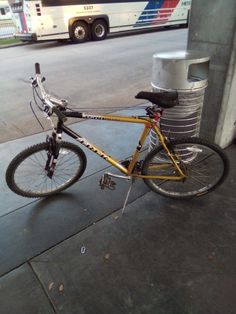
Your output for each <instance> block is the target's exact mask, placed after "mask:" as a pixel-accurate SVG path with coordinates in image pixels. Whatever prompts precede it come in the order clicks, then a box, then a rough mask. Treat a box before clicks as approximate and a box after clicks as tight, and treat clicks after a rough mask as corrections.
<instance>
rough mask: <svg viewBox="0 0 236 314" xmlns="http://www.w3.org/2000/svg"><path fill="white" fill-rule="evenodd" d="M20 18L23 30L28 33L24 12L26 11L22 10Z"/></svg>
mask: <svg viewBox="0 0 236 314" xmlns="http://www.w3.org/2000/svg"><path fill="white" fill-rule="evenodd" d="M20 20H21V26H22V30H23V32H26V33H28V28H27V24H26V19H25V14H24V12H21V13H20Z"/></svg>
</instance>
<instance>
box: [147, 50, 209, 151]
mask: <svg viewBox="0 0 236 314" xmlns="http://www.w3.org/2000/svg"><path fill="white" fill-rule="evenodd" d="M209 60H210V58H209V57H206V56H205V55H203V54H202V53H200V52H196V51H175V52H162V53H157V54H154V56H153V71H152V82H151V84H152V88H153V91H168V90H176V91H178V95H179V104H178V105H177V106H175V107H173V108H170V109H165V110H164V112H163V115H162V117H161V120H160V127H161V130H162V131H163V133H164V134H165V135H166V136H168V137H169V138H172V139H174V138H181V137H192V136H198V135H199V129H200V122H201V114H202V106H203V99H204V94H205V89H206V87H207V78H208V72H209ZM157 144H158V139H157V138H156V134H155V133H154V132H153V131H151V133H150V145H149V149H153V148H154V147H155V146H156V145H157Z"/></svg>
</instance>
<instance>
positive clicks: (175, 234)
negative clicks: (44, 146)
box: [0, 122, 236, 314]
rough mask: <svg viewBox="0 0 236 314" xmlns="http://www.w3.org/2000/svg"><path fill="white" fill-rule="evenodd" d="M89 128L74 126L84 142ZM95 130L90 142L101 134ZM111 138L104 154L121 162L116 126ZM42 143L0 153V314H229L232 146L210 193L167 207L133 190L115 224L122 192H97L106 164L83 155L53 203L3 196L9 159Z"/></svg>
mask: <svg viewBox="0 0 236 314" xmlns="http://www.w3.org/2000/svg"><path fill="white" fill-rule="evenodd" d="M90 123H94V122H82V123H80V124H79V125H75V126H74V127H75V128H79V129H80V130H81V134H83V132H82V131H85V130H86V129H87V128H90V127H91V125H90ZM93 125H94V124H93ZM102 125H103V127H101V124H100V126H99V122H98V124H97V126H96V132H94V133H93V134H92V137H93V140H94V141H97V139H99V138H100V139H101V138H102V137H103V134H104V135H105V133H106V130H107V128H108V125H104V124H102ZM113 125H114V126H115V124H114V123H113ZM121 127H122V128H123V125H121ZM132 128H133V129H132V130H131V129H129V128H127V129H126V134H128V133H129V134H130V136H131V144H132V143H133V142H134V141H136V138H137V134H136V133H137V131H138V129H137V126H132ZM111 130H112V131H111V132H112V133H110V136H107V138H106V143H105V142H104V143H101V144H104V146H103V148H104V149H107V150H108V151H110V149H111V148H112V147H113V149H114V150H113V152H112V153H114V154H115V155H117V158H118V159H123V158H124V157H128V156H129V155H130V154H131V152H132V150H133V148H132V147H133V145H131V144H130V145H126V144H127V142H126V141H127V139H124V141H125V146H126V147H125V146H124V148H123V149H122V148H121V137H120V132H119V126H118V125H117V126H116V127H115V129H113V128H112V129H111ZM127 132H128V133H127ZM84 134H85V133H84ZM44 136H45V135H44V134H38V135H34V136H31V137H29V138H26V139H21V140H16V141H13V142H7V143H5V144H0V157H1V158H0V160H1V170H2V174H1V177H0V178H1V192H0V197H1V212H0V213H1V217H0V248H1V251H0V275H1V277H0V313H4V314H5V313H10V314H18V313H24V314H28V313H29V314H32V313H43V314H44V313H45V314H50V313H65V314H71V313H76V314H105V313H112V314H113V313H114V314H116V313H117V314H120V313H127V314H128V313H129V314H143V313H147V314H152V313H153V314H162V313H163V314H178V313H181V314H185V313H186V314H187V313H188V314H190V313H191V314H202V313H208V314H218V313H219V314H222V313H227V314H231V313H232V314H234V313H235V309H236V299H235V290H236V253H235V252H236V241H235V240H236V198H235V188H236V180H235V178H236V161H235V153H236V146H235V145H232V146H231V147H229V148H227V149H226V153H227V154H228V156H229V159H230V162H231V171H230V174H229V176H228V178H227V180H226V182H225V183H224V184H223V185H222V186H220V187H219V188H218V189H217V190H216V191H214V192H212V193H210V194H208V195H206V196H203V197H200V198H196V199H193V200H188V201H180V200H178V201H176V200H171V199H167V198H164V197H161V196H159V195H156V194H155V193H153V192H150V191H149V190H148V189H147V187H146V186H145V185H144V183H143V182H142V181H140V182H137V183H136V184H135V185H134V188H133V191H132V193H131V197H130V200H129V204H128V206H127V208H126V210H125V213H124V215H121V207H122V204H123V201H124V198H125V193H126V191H127V189H128V185H127V183H126V182H124V181H119V182H117V183H118V185H117V189H116V190H115V191H101V190H100V189H99V187H98V181H99V179H100V177H101V175H102V173H103V172H104V168H105V167H106V165H105V164H104V163H103V161H102V160H101V161H100V159H97V157H94V156H93V155H92V154H91V155H90V152H89V153H88V159H89V162H88V170H87V172H86V173H85V177H84V178H83V179H82V180H81V181H79V182H78V183H77V184H75V185H74V186H72V187H71V188H70V189H68V190H67V191H66V192H64V193H61V194H60V195H58V196H54V197H52V198H48V199H43V200H36V199H35V200H28V199H23V198H21V197H19V196H15V195H14V194H13V193H11V192H10V191H9V190H8V189H7V187H6V185H5V183H4V172H5V168H6V165H7V163H8V162H9V160H10V159H11V158H12V157H13V155H15V154H16V152H17V151H19V150H21V149H23V147H24V146H25V145H26V144H27V146H28V145H30V143H31V142H35V141H41V140H44ZM114 142H115V144H116V145H115V146H114ZM86 153H87V152H86ZM7 157H8V158H7ZM6 159H8V160H7V161H6Z"/></svg>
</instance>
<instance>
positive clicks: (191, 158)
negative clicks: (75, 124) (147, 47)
mask: <svg viewBox="0 0 236 314" xmlns="http://www.w3.org/2000/svg"><path fill="white" fill-rule="evenodd" d="M44 80H45V78H44V77H42V75H41V73H40V65H39V63H36V64H35V77H34V78H31V86H32V88H33V93H34V96H35V95H37V97H38V98H39V99H40V101H41V105H38V106H39V108H40V109H41V110H42V111H43V112H44V114H45V115H46V117H47V118H48V119H50V121H51V123H52V134H51V136H47V139H46V142H44V143H40V144H36V145H33V146H31V147H29V148H27V149H25V150H24V151H22V152H21V153H19V154H18V155H17V156H16V157H15V158H14V159H13V160H12V161H11V163H10V164H9V166H8V168H7V171H6V182H7V184H8V187H9V188H10V189H11V190H12V191H13V192H15V193H17V194H19V195H21V196H25V197H46V196H49V195H52V194H55V193H58V192H60V191H63V190H65V189H66V188H68V187H69V186H71V185H72V184H74V183H75V182H76V181H78V180H79V178H80V177H81V176H82V175H83V173H84V170H85V168H86V155H85V153H84V152H83V150H82V149H81V148H80V147H79V146H77V145H75V144H73V143H71V142H65V141H62V133H63V132H64V133H66V134H67V135H68V136H70V137H71V138H73V139H75V140H76V141H78V142H79V143H80V144H82V146H85V147H86V148H88V149H89V150H90V151H92V152H93V153H95V154H97V155H98V156H100V157H101V158H103V159H104V160H106V161H107V162H108V163H109V164H111V165H112V166H114V167H115V168H117V169H118V170H119V171H120V172H121V173H122V174H121V175H117V174H114V173H110V172H107V173H105V174H104V176H103V177H102V179H101V180H100V186H101V188H102V189H104V188H109V189H114V185H115V183H114V182H113V181H112V178H114V177H115V178H119V179H127V180H131V182H133V181H134V180H135V179H138V178H139V179H143V180H144V182H145V183H146V184H147V185H148V187H149V188H150V189H151V190H153V191H154V192H157V193H159V194H161V195H164V196H168V197H172V198H190V197H194V196H201V195H204V194H206V193H208V192H210V191H212V190H213V189H215V188H216V187H217V186H219V185H220V184H221V183H222V182H223V181H224V179H225V178H226V176H227V173H228V169H229V164H228V159H227V157H226V155H225V153H224V151H223V150H222V149H221V148H220V147H219V146H217V145H216V144H214V143H210V142H208V141H206V140H204V139H200V138H183V139H176V140H173V139H169V138H167V137H166V136H165V135H164V134H163V133H162V131H161V128H160V126H159V121H160V118H161V115H162V112H163V110H164V109H166V108H171V107H173V106H175V105H176V104H177V103H178V93H177V92H175V91H172V92H155V93H154V92H144V91H142V92H139V93H138V94H137V95H136V98H137V99H144V100H148V101H149V102H150V103H152V104H151V105H150V106H147V107H146V108H145V110H146V114H145V115H142V116H120V115H112V114H109V115H108V114H105V115H97V114H96V115H91V114H87V113H85V112H80V111H73V110H72V109H70V108H69V107H68V103H67V101H66V100H62V99H58V98H56V97H54V96H51V95H50V94H49V93H47V92H46V90H45V88H44V84H43V82H44ZM38 91H40V93H39V92H38ZM35 93H36V94H35ZM35 101H36V98H35ZM36 104H38V103H37V102H36ZM52 116H54V117H56V124H54V123H53V120H52ZM68 117H73V118H80V119H92V120H100V121H101V122H102V121H104V120H107V121H112V122H125V123H139V124H143V125H144V129H143V131H142V133H141V135H140V139H139V142H138V144H137V147H136V149H135V150H134V153H133V155H132V157H131V159H130V160H125V161H120V162H119V161H117V160H115V159H114V158H113V157H111V156H110V155H109V154H107V153H106V152H104V151H103V150H101V149H100V148H99V147H97V146H95V145H93V144H91V143H90V142H89V141H88V140H87V139H86V138H84V137H82V136H81V135H79V134H78V133H76V132H74V131H73V130H72V129H71V128H70V127H69V126H66V125H65V124H64V123H65V121H66V120H67V118H68ZM150 130H154V132H155V133H156V136H157V138H158V139H159V146H157V147H156V148H154V149H153V150H151V151H150V152H148V153H147V155H146V157H145V158H144V159H143V160H139V159H140V157H139V156H140V152H141V150H142V148H143V146H144V142H145V139H146V138H147V136H148V134H149V132H150ZM128 193H129V192H128ZM127 197H128V194H127Z"/></svg>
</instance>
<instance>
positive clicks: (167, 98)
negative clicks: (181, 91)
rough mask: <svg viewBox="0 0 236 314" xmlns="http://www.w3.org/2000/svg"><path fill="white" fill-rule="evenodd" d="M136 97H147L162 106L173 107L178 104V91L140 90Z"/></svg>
mask: <svg viewBox="0 0 236 314" xmlns="http://www.w3.org/2000/svg"><path fill="white" fill-rule="evenodd" d="M135 98H137V99H146V100H149V101H150V102H152V103H153V104H155V105H158V106H159V107H162V108H171V107H174V106H175V105H177V104H178V93H177V92H145V91H142V92H139V93H138V94H137V95H136V96H135Z"/></svg>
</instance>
